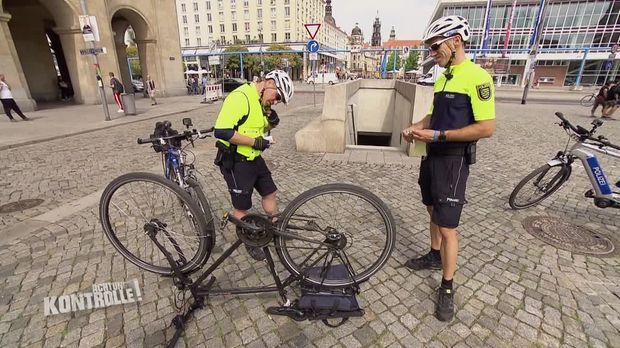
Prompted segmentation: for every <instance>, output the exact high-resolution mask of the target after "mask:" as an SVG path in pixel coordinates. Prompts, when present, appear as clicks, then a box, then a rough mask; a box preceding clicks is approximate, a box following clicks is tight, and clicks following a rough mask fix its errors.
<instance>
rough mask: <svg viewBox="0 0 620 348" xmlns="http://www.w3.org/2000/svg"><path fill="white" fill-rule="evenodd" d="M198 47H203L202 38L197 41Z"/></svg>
mask: <svg viewBox="0 0 620 348" xmlns="http://www.w3.org/2000/svg"><path fill="white" fill-rule="evenodd" d="M196 46H202V40H200V38H197V39H196Z"/></svg>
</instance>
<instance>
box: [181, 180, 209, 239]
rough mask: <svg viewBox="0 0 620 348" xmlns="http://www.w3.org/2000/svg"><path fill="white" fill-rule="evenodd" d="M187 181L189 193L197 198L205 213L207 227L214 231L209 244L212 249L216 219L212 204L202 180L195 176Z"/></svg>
mask: <svg viewBox="0 0 620 348" xmlns="http://www.w3.org/2000/svg"><path fill="white" fill-rule="evenodd" d="M185 183H186V184H187V186H188V187H187V190H186V191H187V193H189V195H190V196H192V198H195V199H196V202H197V203H198V207H199V208H200V210H201V211H202V213H203V215H202V216H204V220H205V223H206V224H207V229H208V230H209V231H212V232H213V233H212V235H213V237H212V238H211V241H210V242H211V245H210V246H209V249H212V248H213V247H214V246H215V220H214V215H213V212H212V211H211V205H210V204H209V200H208V199H207V196H206V195H205V194H204V191H203V190H202V186H201V185H200V182H198V180H196V179H194V178H188V179H187V180H185Z"/></svg>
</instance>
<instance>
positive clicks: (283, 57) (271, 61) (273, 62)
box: [263, 44, 303, 71]
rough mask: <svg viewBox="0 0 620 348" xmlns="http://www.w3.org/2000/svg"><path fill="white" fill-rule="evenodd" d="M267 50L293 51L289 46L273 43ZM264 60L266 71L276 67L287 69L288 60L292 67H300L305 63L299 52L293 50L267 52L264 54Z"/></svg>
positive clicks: (289, 66)
mask: <svg viewBox="0 0 620 348" xmlns="http://www.w3.org/2000/svg"><path fill="white" fill-rule="evenodd" d="M266 51H267V52H269V51H292V49H291V48H290V47H288V46H284V45H278V44H272V45H270V46H269V47H267V49H266ZM263 60H264V61H265V71H270V70H274V69H282V70H286V68H287V62H288V68H291V69H292V68H297V67H300V66H301V65H302V64H303V63H302V61H301V57H300V56H299V54H297V53H293V52H291V53H267V54H264V55H263Z"/></svg>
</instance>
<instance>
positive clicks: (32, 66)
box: [0, 0, 185, 110]
mask: <svg viewBox="0 0 620 348" xmlns="http://www.w3.org/2000/svg"><path fill="white" fill-rule="evenodd" d="M86 4H87V6H88V11H89V12H88V15H90V16H94V17H95V18H96V22H97V27H98V33H99V38H100V41H99V42H96V46H97V47H101V48H105V49H106V52H105V53H103V54H100V55H99V69H100V72H101V75H102V78H103V83H104V85H105V86H107V85H108V81H109V80H108V77H107V75H108V72H114V73H115V74H116V76H118V77H120V78H121V80H122V81H123V83H124V85H125V87H126V88H127V89H128V92H131V86H132V81H131V77H130V76H131V75H130V73H129V68H128V62H127V52H126V47H127V46H126V44H125V33H126V31H127V29H128V28H129V27H132V28H133V31H134V33H135V43H136V44H137V48H138V55H139V61H140V66H141V69H142V74H143V75H144V76H146V74H150V75H151V77H153V78H154V79H155V80H156V81H157V84H158V88H159V89H160V91H161V93H162V94H163V95H178V94H182V93H184V92H185V87H184V82H183V71H182V64H181V55H180V45H179V34H178V29H177V28H178V26H177V24H176V20H174V19H172V18H171V17H170V14H171V13H173V14H174V13H175V6H174V4H172V3H168V2H159V3H158V4H157V5H155V3H153V2H147V1H142V0H101V1H93V0H89V1H87V2H86ZM82 14H83V13H82V11H81V7H80V0H57V1H54V2H51V1H43V0H30V1H21V0H3V1H0V70H1V71H0V73H3V74H4V75H6V79H7V81H9V83H10V84H11V87H12V91H13V95H14V97H15V99H16V100H17V101H18V103H19V104H20V106H23V108H24V109H25V110H33V109H36V108H37V105H38V104H39V103H45V102H50V101H55V100H60V91H59V87H58V77H62V79H63V80H64V81H66V82H68V83H69V85H70V89H71V90H72V91H73V97H74V100H75V102H76V103H80V104H82V103H83V104H97V103H100V102H101V101H100V96H99V88H98V82H97V78H96V75H95V68H94V66H93V63H94V60H93V57H92V56H88V55H81V54H80V50H81V49H85V48H88V47H90V46H89V43H87V42H85V39H84V35H83V32H82V28H81V24H80V19H79V15H82ZM106 91H107V92H108V93H109V91H110V89H109V88H106ZM109 96H110V95H109ZM111 100H112V99H111V96H110V98H109V99H108V101H111Z"/></svg>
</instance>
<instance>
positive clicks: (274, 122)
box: [267, 109, 280, 128]
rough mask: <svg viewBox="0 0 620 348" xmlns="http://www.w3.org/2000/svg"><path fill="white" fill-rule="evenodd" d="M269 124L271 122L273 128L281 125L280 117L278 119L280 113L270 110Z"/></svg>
mask: <svg viewBox="0 0 620 348" xmlns="http://www.w3.org/2000/svg"><path fill="white" fill-rule="evenodd" d="M267 122H269V125H270V126H271V128H275V127H277V126H278V125H279V124H280V117H278V113H277V112H276V111H275V110H274V109H271V110H270V112H269V116H267Z"/></svg>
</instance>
